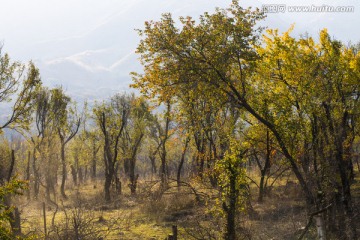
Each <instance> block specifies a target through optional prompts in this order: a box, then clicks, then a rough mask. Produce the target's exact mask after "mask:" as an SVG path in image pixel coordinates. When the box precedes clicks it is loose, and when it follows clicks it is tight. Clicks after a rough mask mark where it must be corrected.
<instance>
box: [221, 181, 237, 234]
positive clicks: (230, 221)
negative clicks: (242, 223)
mask: <svg viewBox="0 0 360 240" xmlns="http://www.w3.org/2000/svg"><path fill="white" fill-rule="evenodd" d="M229 178H230V182H229V184H230V186H229V187H230V195H229V204H228V205H226V203H223V209H224V210H225V213H226V232H225V235H224V239H225V240H235V239H236V230H235V229H236V227H235V216H236V199H237V191H236V176H235V174H231V175H230V176H229Z"/></svg>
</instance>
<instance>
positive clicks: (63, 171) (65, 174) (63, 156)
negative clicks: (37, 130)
mask: <svg viewBox="0 0 360 240" xmlns="http://www.w3.org/2000/svg"><path fill="white" fill-rule="evenodd" d="M61 165H62V175H61V187H60V192H61V196H62V197H63V198H64V199H67V196H66V194H65V181H66V177H67V172H66V162H65V144H64V143H61Z"/></svg>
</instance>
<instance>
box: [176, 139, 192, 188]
mask: <svg viewBox="0 0 360 240" xmlns="http://www.w3.org/2000/svg"><path fill="white" fill-rule="evenodd" d="M189 140H190V139H189V138H187V139H186V140H185V146H184V148H183V151H182V153H181V158H180V163H179V166H178V169H177V175H176V181H177V186H178V190H179V191H180V177H181V170H182V168H183V165H184V162H185V154H186V150H187V147H188V144H189Z"/></svg>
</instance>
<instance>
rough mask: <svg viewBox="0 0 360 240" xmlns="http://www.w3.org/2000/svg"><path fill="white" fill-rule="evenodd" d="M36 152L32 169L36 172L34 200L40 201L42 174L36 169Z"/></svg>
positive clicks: (34, 151) (34, 152)
mask: <svg viewBox="0 0 360 240" xmlns="http://www.w3.org/2000/svg"><path fill="white" fill-rule="evenodd" d="M36 160H37V159H36V150H35V149H34V150H33V162H32V168H33V172H34V199H35V200H36V199H38V197H39V190H40V174H39V170H38V169H37V167H36Z"/></svg>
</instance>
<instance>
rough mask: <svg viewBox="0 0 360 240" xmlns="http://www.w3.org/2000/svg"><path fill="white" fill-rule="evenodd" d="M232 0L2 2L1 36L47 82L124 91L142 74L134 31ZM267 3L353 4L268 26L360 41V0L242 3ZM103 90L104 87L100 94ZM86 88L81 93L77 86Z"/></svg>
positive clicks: (280, 16) (87, 92)
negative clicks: (136, 73)
mask: <svg viewBox="0 0 360 240" xmlns="http://www.w3.org/2000/svg"><path fill="white" fill-rule="evenodd" d="M230 3H231V1H230V0H181V1H180V0H0V41H1V42H2V43H3V44H4V47H3V51H4V52H8V53H9V54H10V56H11V58H12V59H15V60H21V61H28V60H33V61H34V62H35V63H36V64H37V65H38V67H39V68H40V70H41V74H42V76H43V81H44V83H45V84H47V85H63V86H64V87H65V88H66V89H67V90H69V92H71V94H73V95H75V96H77V97H84V98H87V97H91V96H95V95H96V96H97V97H99V96H100V97H101V95H102V94H103V95H107V94H110V93H111V92H114V91H117V90H121V89H126V88H127V85H128V84H129V83H130V81H131V79H130V77H129V72H130V71H141V66H140V65H139V63H138V62H137V56H136V55H135V54H134V51H135V48H136V46H137V43H138V41H139V38H138V36H137V33H136V32H135V31H134V29H136V28H142V27H143V23H144V21H146V20H151V19H155V20H156V19H159V18H160V16H161V13H164V12H171V13H172V14H173V15H174V17H178V16H186V15H190V16H193V17H195V18H196V17H197V16H199V15H200V14H201V13H203V12H205V11H210V12H211V11H213V10H214V8H215V7H226V6H228V5H229V4H230ZM240 3H241V4H242V5H244V6H245V7H247V6H253V7H261V6H262V4H286V5H287V6H291V5H311V4H313V5H317V6H320V5H323V4H326V5H330V6H354V7H355V12H353V13H289V12H285V13H277V14H274V13H273V14H268V17H267V19H266V20H265V21H264V22H263V25H264V26H268V27H270V28H280V29H281V30H282V31H284V30H286V29H287V28H289V26H290V25H291V24H293V23H296V24H295V31H294V34H295V35H299V34H301V33H305V32H308V33H310V34H311V35H316V34H317V33H318V32H319V31H320V29H322V28H324V27H326V28H328V29H329V33H330V34H331V35H332V36H334V37H336V38H337V39H340V40H342V41H344V42H346V43H348V42H349V41H352V42H358V41H359V40H360V31H359V25H360V1H359V0H346V1H345V0H323V1H307V0H303V1H298V0H296V1H295V0H290V1H285V0H283V1H281V0H262V1H250V0H247V1H240ZM99 88H101V89H102V90H101V91H99ZM79 89H80V90H79Z"/></svg>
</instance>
